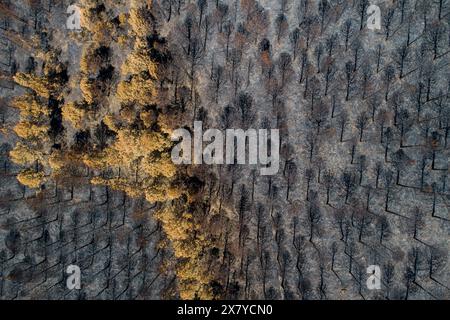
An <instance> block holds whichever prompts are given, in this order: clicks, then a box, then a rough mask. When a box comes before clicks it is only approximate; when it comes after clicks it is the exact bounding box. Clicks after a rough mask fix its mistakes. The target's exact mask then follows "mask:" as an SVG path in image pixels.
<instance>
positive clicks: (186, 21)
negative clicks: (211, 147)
mask: <svg viewBox="0 0 450 320" xmlns="http://www.w3.org/2000/svg"><path fill="white" fill-rule="evenodd" d="M24 2H29V4H28V6H29V14H33V17H35V20H33V21H35V22H34V23H33V25H28V24H26V27H24V22H23V20H24V19H23V17H21V16H20V14H19V13H18V11H17V8H15V7H14V5H13V4H12V3H10V2H5V3H6V4H1V5H0V14H5V13H6V14H7V16H8V18H6V17H5V18H4V20H2V21H1V22H2V23H1V28H2V31H4V32H2V34H1V37H2V38H1V39H2V41H3V39H4V42H5V43H10V44H13V45H14V46H15V47H17V48H18V50H16V51H17V52H16V53H12V54H11V52H12V51H11V50H10V51H8V50H7V51H5V52H3V51H2V52H1V53H0V54H1V55H4V54H9V55H10V56H11V57H12V58H11V57H10V58H9V59H10V60H11V59H12V60H11V61H13V62H14V63H12V62H9V63H11V66H10V67H11V68H10V69H14V70H9V73H6V78H7V79H8V80H9V81H11V82H12V81H14V83H15V84H16V86H15V87H14V89H10V88H7V87H2V89H1V90H2V91H1V92H2V96H3V97H4V99H2V100H0V105H1V110H0V120H2V122H1V127H0V129H1V131H0V133H1V134H2V135H1V137H2V138H1V139H2V140H1V141H0V143H1V146H2V147H1V170H0V171H1V179H2V181H5V183H3V182H2V186H1V187H0V203H1V205H0V209H1V211H0V224H1V226H2V228H1V230H0V241H1V244H0V297H6V298H10V299H11V298H17V297H26V296H31V297H43V296H44V297H50V298H56V297H61V296H63V297H66V296H69V297H73V293H72V292H70V291H68V290H67V289H66V288H65V281H64V279H65V278H64V277H65V272H64V270H65V266H67V265H68V264H79V265H80V266H81V267H82V271H83V270H84V271H83V272H84V274H85V275H86V277H85V278H86V280H85V281H86V282H85V283H84V285H83V289H82V290H81V291H80V292H77V293H76V294H75V295H76V297H77V298H104V297H106V298H112V299H120V298H148V297H153V298H154V297H163V298H168V297H180V298H184V299H194V298H201V299H211V298H238V299H250V298H264V299H330V298H331V299H340V298H348V299H360V298H363V299H366V298H367V299H373V298H380V299H408V298H425V299H439V298H448V297H449V290H450V283H449V282H448V279H449V272H450V270H449V264H448V255H447V254H448V247H447V243H448V230H449V219H450V218H449V215H448V205H449V200H450V197H449V196H450V194H449V187H448V183H447V179H448V165H449V164H448V156H449V146H448V132H449V126H450V124H449V120H450V110H449V89H450V77H449V76H450V73H449V71H448V70H449V68H448V61H449V59H448V54H449V52H450V48H449V44H450V36H449V35H450V28H449V25H448V21H449V20H448V18H449V16H450V4H449V3H448V1H446V0H436V1H432V2H431V3H430V1H425V0H401V1H385V2H383V3H382V4H380V8H381V13H382V14H381V19H382V21H381V25H382V29H381V30H379V31H372V30H369V29H367V28H366V20H367V18H368V17H367V8H368V6H369V5H370V2H369V1H368V0H353V1H350V0H349V1H327V0H317V1H312V0H299V1H294V0H282V1H263V0H260V1H257V0H217V1H206V0H195V1H193V0H192V1H188V0H155V1H127V2H126V3H125V2H119V3H117V2H116V1H100V0H96V1H87V0H82V1H80V7H81V9H82V11H81V12H82V26H83V31H81V32H80V33H71V34H70V41H74V43H76V44H77V47H78V49H74V48H72V47H70V46H69V47H70V50H71V52H70V53H68V52H66V51H67V50H69V49H67V50H66V49H65V48H64V47H65V46H64V45H62V43H61V41H65V40H61V37H60V36H59V37H58V36H57V33H56V29H57V25H58V22H56V21H55V16H57V15H58V14H59V13H61V14H63V12H64V10H65V8H64V6H63V5H59V6H58V5H56V4H55V5H53V2H52V1H49V2H48V8H47V6H39V5H36V3H35V2H40V1H24ZM12 13H14V14H12ZM1 17H3V16H1ZM2 19H3V18H2ZM44 20H45V22H46V24H47V25H50V26H52V27H49V28H46V29H47V30H46V31H45V32H43V30H42V26H41V25H42V22H43V21H44ZM56 20H57V19H56ZM17 26H20V27H17ZM36 35H39V37H37V36H36ZM56 48H62V49H59V50H57V49H56ZM74 50H75V51H76V50H78V51H77V52H78V53H77V55H73V53H74V52H73V51H74ZM69 55H70V57H71V59H72V60H67V61H64V60H66V59H65V57H68V56H69ZM73 56H78V57H79V61H73ZM24 57H25V58H24ZM75 60H78V59H75ZM16 61H17V62H16ZM23 61H24V62H23ZM13 64H14V65H15V67H14V68H12V65H13ZM21 64H22V65H24V66H25V67H22V66H21ZM11 71H13V72H11ZM11 75H13V76H11ZM0 80H1V79H0ZM0 84H1V82H0ZM195 120H200V121H202V122H203V125H204V126H205V127H206V128H221V129H228V128H242V129H247V128H267V129H268V128H277V129H280V137H281V144H280V145H281V149H280V153H281V156H282V159H281V161H282V162H281V164H280V171H279V172H278V174H276V175H273V176H259V170H257V169H258V168H256V167H253V166H241V165H218V166H175V165H174V164H173V163H172V161H171V159H170V150H171V148H172V146H173V143H172V142H171V140H170V134H171V132H172V130H173V129H175V128H179V127H186V128H187V129H190V130H191V129H192V127H193V122H194V121H195ZM206 128H205V129H206ZM369 265H379V266H380V268H381V270H382V278H381V280H382V290H378V291H376V290H375V291H369V290H368V288H367V287H366V285H365V284H366V279H367V276H368V275H367V274H366V269H367V267H368V266H369Z"/></svg>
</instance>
